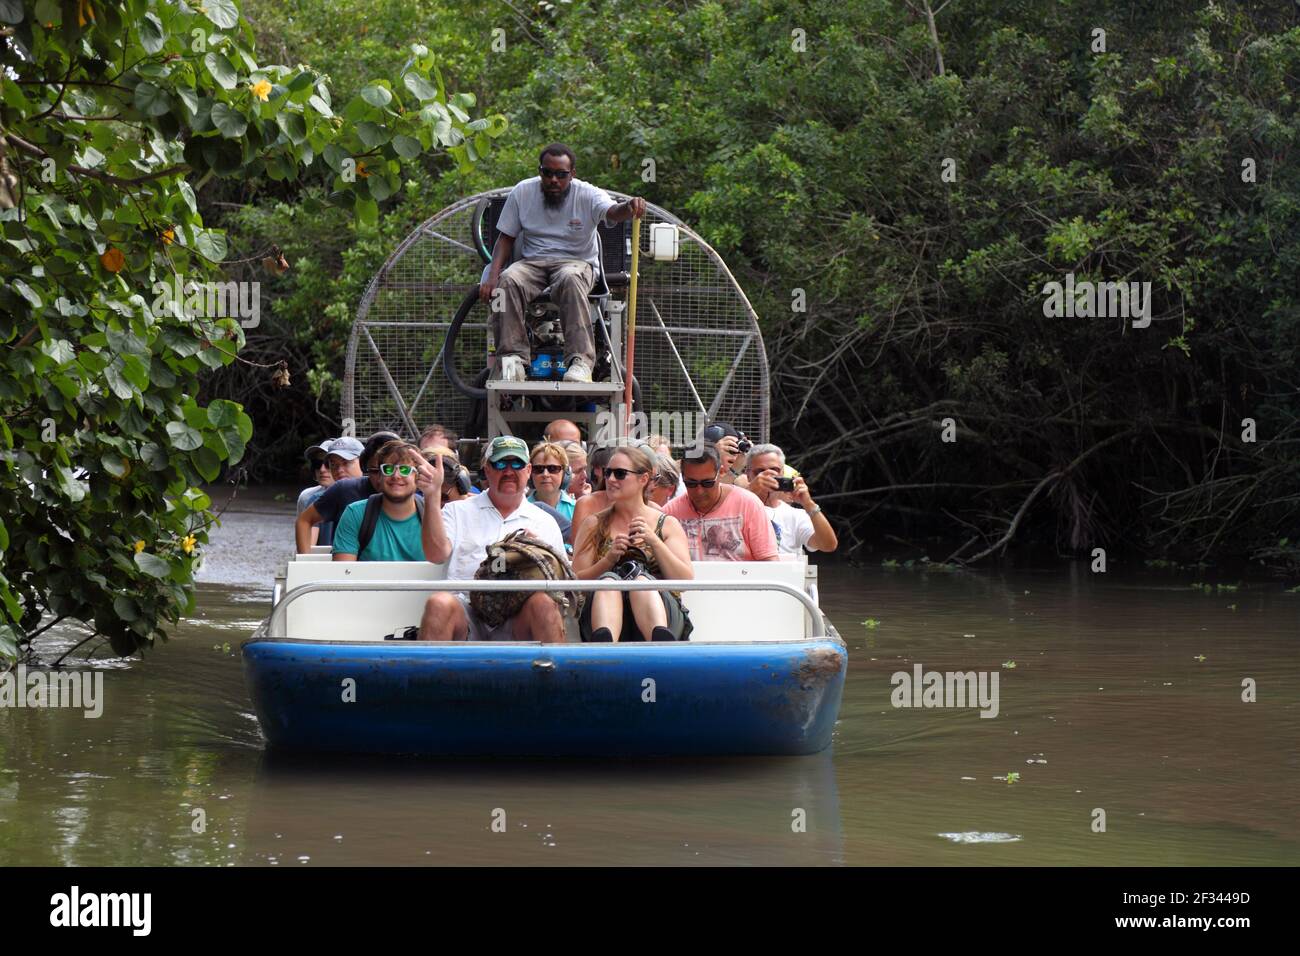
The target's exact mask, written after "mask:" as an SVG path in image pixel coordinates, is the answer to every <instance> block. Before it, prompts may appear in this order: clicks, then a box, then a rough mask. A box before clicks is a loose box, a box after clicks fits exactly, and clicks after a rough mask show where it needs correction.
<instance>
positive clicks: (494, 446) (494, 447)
mask: <svg viewBox="0 0 1300 956" xmlns="http://www.w3.org/2000/svg"><path fill="white" fill-rule="evenodd" d="M507 458H518V459H519V460H520V461H522V462H523V463H524V464H525V465H526V464H528V443H527V442H525V441H524V440H523V439H522V438H516V437H515V436H514V435H498V436H497V437H496V438H494V439H492V440H491V441H490V442H488V446H487V460H488V461H489V462H496V461H505V460H506V459H507Z"/></svg>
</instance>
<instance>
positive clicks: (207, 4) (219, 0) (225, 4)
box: [199, 0, 239, 30]
mask: <svg viewBox="0 0 1300 956" xmlns="http://www.w3.org/2000/svg"><path fill="white" fill-rule="evenodd" d="M199 9H200V10H202V11H203V12H204V14H205V15H206V16H207V18H208V19H209V20H211V21H212V22H213V23H215V24H216V25H217V26H219V27H220V28H221V29H223V30H229V29H231V28H233V27H234V26H236V25H237V24H238V23H239V10H238V9H237V8H236V7H235V5H234V3H233V2H231V0H204V2H203V4H202V5H201V6H200V7H199Z"/></svg>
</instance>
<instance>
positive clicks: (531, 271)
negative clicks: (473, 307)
mask: <svg viewBox="0 0 1300 956" xmlns="http://www.w3.org/2000/svg"><path fill="white" fill-rule="evenodd" d="M594 280H595V277H594V275H593V273H592V268H591V263H589V262H583V261H581V260H578V259H520V260H519V261H518V262H516V263H514V264H513V265H511V266H509V267H508V268H506V269H505V270H503V271H502V273H501V282H500V284H499V285H498V288H499V289H501V291H502V293H503V295H502V296H501V306H502V309H501V311H500V312H496V311H493V312H492V320H491V321H492V335H493V337H494V338H495V339H496V347H497V355H498V356H502V355H518V356H519V357H520V358H522V359H523V360H524V362H525V363H528V362H530V361H532V356H531V355H529V352H528V333H527V332H526V331H525V330H524V309H525V308H526V307H527V306H528V303H529V302H531V301H532V300H533V299H535V298H537V296H539V295H541V293H542V290H543V289H545V288H546V287H547V286H548V285H549V286H550V287H551V301H552V302H554V303H555V304H556V306H557V307H558V308H559V310H560V316H561V321H562V322H563V327H564V351H565V359H566V360H567V362H569V363H572V362H573V359H574V358H575V357H578V356H580V357H582V358H584V359H586V361H587V365H588V366H595V364H596V345H595V342H594V341H593V340H592V334H591V320H590V307H589V306H588V304H587V294H588V293H590V292H591V286H592V283H593V282H594ZM490 306H491V303H489V307H490Z"/></svg>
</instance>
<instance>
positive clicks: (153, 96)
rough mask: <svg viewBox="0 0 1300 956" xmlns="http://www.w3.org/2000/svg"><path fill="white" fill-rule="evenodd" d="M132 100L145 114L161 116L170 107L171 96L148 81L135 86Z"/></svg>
mask: <svg viewBox="0 0 1300 956" xmlns="http://www.w3.org/2000/svg"><path fill="white" fill-rule="evenodd" d="M133 102H134V103H135V108H136V109H138V110H139V111H140V112H141V113H143V114H144V115H145V116H162V115H163V114H164V113H166V112H168V111H169V110H171V108H172V101H171V97H169V96H168V95H167V94H166V93H165V92H164V91H163V90H162V89H160V88H159V87H156V86H154V85H153V84H152V83H149V82H144V83H140V84H139V85H138V86H136V88H135V96H134V98H133Z"/></svg>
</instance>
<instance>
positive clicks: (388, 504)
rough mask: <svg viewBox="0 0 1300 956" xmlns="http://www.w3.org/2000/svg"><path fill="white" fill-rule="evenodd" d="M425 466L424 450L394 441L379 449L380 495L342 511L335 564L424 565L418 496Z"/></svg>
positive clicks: (373, 462)
mask: <svg viewBox="0 0 1300 956" xmlns="http://www.w3.org/2000/svg"><path fill="white" fill-rule="evenodd" d="M423 464H425V461H424V455H423V454H421V453H420V449H419V448H417V447H415V446H414V445H411V444H408V443H407V442H404V441H390V442H389V443H388V444H386V445H384V446H383V447H382V448H380V449H379V451H378V452H377V453H376V454H375V457H374V458H373V459H372V460H371V461H370V466H371V467H377V468H378V469H379V475H378V477H379V480H380V491H379V493H378V494H376V495H372V496H371V497H370V499H363V500H361V501H356V502H353V503H352V504H350V505H348V506H347V508H345V509H344V511H343V516H342V517H341V518H340V519H339V523H338V527H337V529H335V531H334V560H335V561H423V560H424V546H423V544H422V543H421V541H420V520H421V516H422V515H421V510H420V509H419V508H418V507H417V504H416V496H415V490H416V489H415V481H416V478H417V476H418V475H419V469H420V466H421V465H423ZM434 500H435V501H436V500H437V499H436V498H435V499H434ZM372 502H373V503H372ZM435 510H436V509H435Z"/></svg>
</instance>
